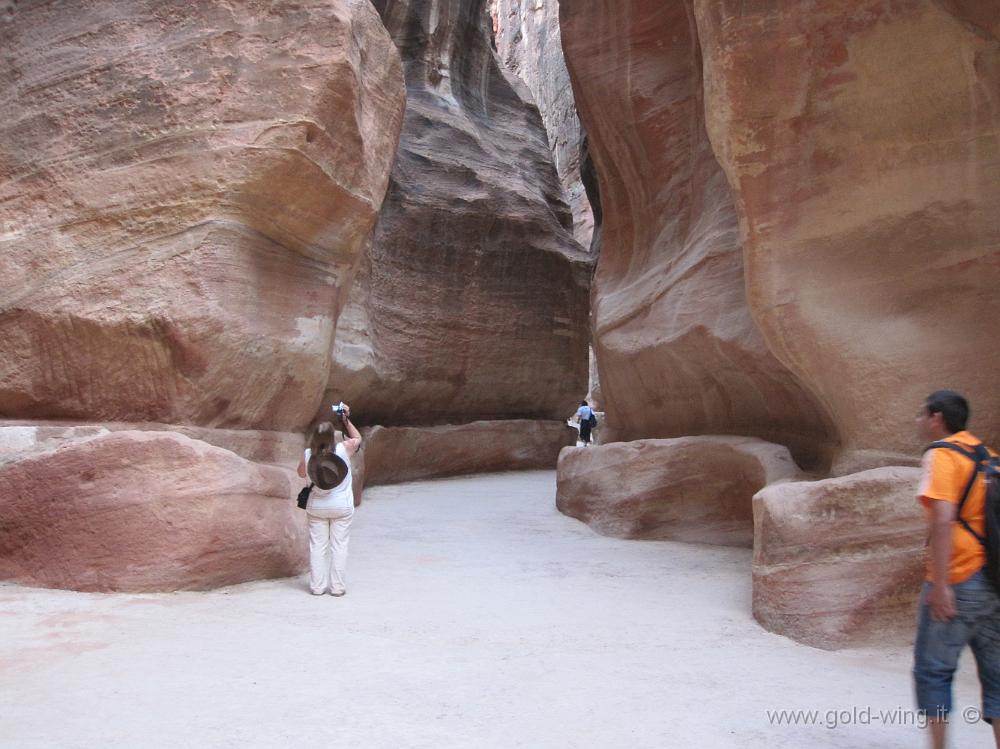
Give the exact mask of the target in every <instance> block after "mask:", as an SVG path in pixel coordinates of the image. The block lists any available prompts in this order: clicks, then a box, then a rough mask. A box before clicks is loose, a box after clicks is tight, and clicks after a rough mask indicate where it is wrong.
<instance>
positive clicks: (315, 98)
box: [0, 0, 403, 430]
mask: <svg viewBox="0 0 1000 749" xmlns="http://www.w3.org/2000/svg"><path fill="white" fill-rule="evenodd" d="M73 5H74V8H73V10H72V12H69V11H68V10H67V9H66V8H63V7H61V6H57V5H53V4H47V3H31V4H22V5H18V6H16V7H15V8H13V9H12V13H11V14H9V16H8V18H7V19H5V23H4V24H2V25H0V47H2V48H3V50H4V56H3V62H2V63H0V95H2V96H3V99H4V101H5V102H6V107H5V113H6V116H5V117H4V121H3V123H0V140H2V142H3V143H4V153H3V159H2V161H0V277H2V278H3V279H4V284H3V288H2V290H0V415H2V416H3V417H6V418H70V419H86V420H96V421H103V420H107V421H156V422H161V423H180V424H196V425H205V426H217V427H228V428H250V429H276V430H297V429H302V428H303V427H304V426H305V425H306V424H308V422H309V420H310V419H311V418H312V416H313V414H314V412H315V409H316V407H317V405H318V402H319V400H320V398H321V397H322V392H323V388H324V384H325V382H326V377H327V372H328V367H329V354H330V348H331V345H332V340H333V335H334V328H335V326H336V318H337V312H338V309H339V306H340V305H341V303H342V295H343V293H344V291H345V289H346V286H347V285H348V283H349V281H350V278H351V275H352V273H353V272H354V268H355V267H356V266H357V263H358V260H359V259H360V256H361V252H362V250H363V246H364V241H365V238H366V236H367V235H368V233H369V231H370V229H371V227H372V225H373V224H374V221H375V217H376V214H377V212H378V209H379V206H380V204H381V202H382V198H383V196H384V193H385V189H386V185H387V180H388V171H389V166H390V164H391V161H392V158H393V154H394V152H395V147H396V142H397V140H398V136H399V128H400V125H401V119H402V108H403V90H402V69H401V65H400V60H399V56H398V54H397V53H396V50H395V49H394V47H393V45H392V42H391V41H390V39H389V38H388V36H387V35H386V33H385V30H384V29H383V28H382V26H381V23H380V21H379V18H378V16H377V14H376V13H375V12H374V10H373V9H371V8H370V7H369V6H368V5H367V4H366V3H361V2H356V1H355V0H338V1H337V2H333V3H329V2H305V3H298V4H296V5H294V6H293V5H287V6H285V5H274V6H266V7H265V6H261V7H255V6H254V7H251V6H248V7H245V8H244V7H242V6H241V7H239V8H229V7H227V6H225V5H219V4H217V3H188V4H185V5H184V6H183V7H176V8H168V7H165V6H164V5H163V4H162V3H156V2H149V1H148V0H127V1H126V2H114V3H112V2H95V3H85V4H84V3H74V4H73Z"/></svg>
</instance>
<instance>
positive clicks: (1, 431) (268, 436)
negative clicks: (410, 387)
mask: <svg viewBox="0 0 1000 749" xmlns="http://www.w3.org/2000/svg"><path fill="white" fill-rule="evenodd" d="M122 431H139V432H174V433H176V434H183V435H184V436H185V437H190V438H191V439H193V440H200V441H201V442H207V443H208V444H209V445H215V446H216V447H221V448H223V449H224V450H228V451H229V452H233V453H236V454H237V455H239V456H240V457H241V458H244V459H246V460H249V461H250V462H252V463H265V464H268V465H276V466H282V467H285V468H288V467H291V468H294V467H295V465H296V464H297V463H298V460H299V458H300V457H301V455H302V450H303V444H304V443H303V437H302V435H301V434H296V433H294V432H266V431H255V430H252V429H211V428H208V427H194V426H179V425H175V424H156V423H153V422H144V423H141V424H129V423H124V422H113V421H108V422H103V423H99V424H80V423H79V422H70V421H29V420H24V421H17V420H11V421H0V460H2V459H3V457H4V455H5V454H7V453H16V452H24V451H29V452H30V451H32V450H35V449H42V448H44V449H48V450H54V449H55V448H57V447H58V446H59V444H60V443H61V442H64V441H72V440H76V439H80V438H82V437H93V436H97V435H99V434H107V433H110V432H122Z"/></svg>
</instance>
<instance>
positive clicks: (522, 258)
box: [326, 0, 591, 426]
mask: <svg viewBox="0 0 1000 749" xmlns="http://www.w3.org/2000/svg"><path fill="white" fill-rule="evenodd" d="M375 6H376V7H377V8H378V9H379V10H380V11H381V12H382V14H383V17H384V19H385V24H386V27H387V28H388V30H389V32H390V34H391V35H392V38H393V40H394V41H395V42H396V44H397V46H398V47H399V49H400V52H401V54H402V58H403V62H404V67H405V71H406V92H407V101H406V116H405V121H404V126H403V133H402V136H401V139H400V145H399V150H398V153H397V157H396V162H395V165H394V166H393V171H392V178H391V181H390V185H389V191H388V193H387V195H386V199H385V203H384V205H383V206H382V210H381V212H380V214H379V218H378V222H377V225H376V228H375V233H374V238H373V242H372V246H371V249H370V250H369V252H368V254H367V256H366V259H365V261H364V263H363V265H362V267H361V269H360V271H359V274H358V283H356V284H355V285H354V286H353V287H352V290H351V294H350V299H349V301H348V305H347V308H346V309H345V310H344V318H345V323H346V324H345V326H344V328H343V329H340V328H338V332H337V342H336V346H335V349H334V354H333V357H332V361H331V365H330V377H329V385H328V390H327V399H326V400H327V402H330V401H333V402H335V401H337V400H341V399H342V400H345V401H347V402H348V403H350V404H351V406H352V408H354V409H355V411H356V413H357V414H358V416H359V419H361V418H363V419H364V423H367V424H369V425H374V424H382V425H386V426H411V425H441V424H464V423H468V422H471V421H476V420H484V419H490V420H504V419H522V418H523V419H545V420H554V419H559V418H565V416H566V414H567V412H572V408H573V405H574V404H575V403H578V402H579V400H580V399H581V398H582V397H583V396H584V394H585V393H586V392H587V345H588V342H589V334H588V315H589V305H588V294H589V285H590V270H591V259H590V257H589V255H588V254H587V253H586V252H585V251H584V250H583V248H582V247H581V246H580V245H579V244H577V243H576V242H575V241H574V239H573V237H572V233H571V232H572V224H573V218H572V215H571V213H570V211H569V209H568V208H567V206H566V204H565V203H564V201H563V200H562V197H561V194H562V189H561V186H560V183H559V180H558V176H557V174H556V171H555V169H554V168H553V166H552V156H551V152H550V150H549V147H548V143H547V142H546V136H545V129H544V127H543V125H542V122H541V119H540V117H539V115H538V111H537V109H536V108H535V107H534V106H532V105H531V104H530V103H529V101H528V98H529V94H528V92H527V89H525V87H524V85H523V84H521V83H519V82H518V81H517V80H516V78H514V76H512V75H511V74H509V73H507V72H506V71H505V70H504V69H503V68H501V66H500V65H499V64H498V62H497V59H496V56H495V53H494V51H493V49H492V47H491V45H490V29H489V18H488V16H487V15H486V13H485V3H484V1H483V0H476V1H475V2H464V1H462V0H399V1H397V2H386V1H385V0H376V2H375Z"/></svg>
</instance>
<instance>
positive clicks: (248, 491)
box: [0, 429, 307, 592]
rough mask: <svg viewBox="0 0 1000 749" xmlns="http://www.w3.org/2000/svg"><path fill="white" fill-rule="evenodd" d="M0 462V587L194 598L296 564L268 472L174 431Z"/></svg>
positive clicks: (100, 436)
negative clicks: (181, 593) (8, 583)
mask: <svg viewBox="0 0 1000 749" xmlns="http://www.w3.org/2000/svg"><path fill="white" fill-rule="evenodd" d="M4 431H5V430H0V434H2V433H3V432H4ZM22 439H23V435H22ZM12 450H13V454H12ZM4 452H5V453H6V454H4V455H0V483H2V484H3V487H4V492H3V498H2V499H3V506H2V510H3V517H4V522H3V527H2V532H0V579H3V580H13V581H16V582H21V583H28V584H32V585H41V586H44V587H57V588H71V589H73V590H96V591H108V590H120V591H130V592H143V591H162V590H180V589H189V590H204V589H208V588H213V587H218V586H221V585H231V584H234V583H239V582H245V581H247V580H253V579H258V578H264V577H286V576H289V575H294V574H297V573H298V572H299V570H300V569H301V568H302V566H303V564H304V562H305V552H306V545H307V544H306V534H305V527H304V524H303V523H302V522H301V519H300V518H299V517H298V515H297V513H299V512H300V511H299V510H297V509H296V508H295V506H294V505H293V504H292V502H291V501H290V495H291V485H290V476H289V472H288V471H286V470H282V469H280V468H278V467H275V466H265V465H262V464H258V463H252V462H250V461H247V460H245V459H243V458H240V457H239V456H237V455H235V454H234V453H232V452H229V451H228V450H224V449H222V448H218V447H215V446H212V445H209V444H207V443H205V442H201V441H199V440H193V439H190V438H188V437H184V436H183V435H180V434H176V433H173V432H138V431H114V432H111V431H107V430H101V429H98V430H95V433H93V434H90V435H86V434H79V435H77V436H70V437H68V438H64V439H60V440H44V439H43V440H37V441H35V442H34V444H29V443H24V444H21V445H20V446H18V447H17V448H15V446H12V445H9V444H8V446H7V450H6V451H4Z"/></svg>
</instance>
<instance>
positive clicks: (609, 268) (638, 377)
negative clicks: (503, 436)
mask: <svg viewBox="0 0 1000 749" xmlns="http://www.w3.org/2000/svg"><path fill="white" fill-rule="evenodd" d="M692 10H693V8H692V3H691V2H677V3H659V2H650V1H649V0H626V2H624V3H610V2H606V1H604V0H587V1H585V2H574V3H564V4H563V5H562V8H561V11H560V15H561V19H562V24H563V29H562V33H563V46H564V49H565V52H566V61H567V65H568V67H569V70H570V73H571V76H572V79H573V85H574V89H575V93H576V102H577V107H578V109H579V112H580V117H581V119H582V121H583V125H584V126H585V127H586V129H587V132H588V136H589V141H588V144H589V150H590V154H591V155H592V157H593V160H594V162H595V164H596V166H597V174H598V177H599V180H600V196H601V197H600V205H601V211H602V214H603V218H602V221H603V223H602V232H603V236H602V239H601V256H600V260H599V261H598V265H597V271H596V275H595V279H594V292H593V325H594V336H595V342H594V346H595V352H596V355H597V364H598V370H599V373H600V387H601V397H602V400H603V403H604V406H605V408H606V410H607V412H608V423H607V425H606V429H607V430H608V433H607V434H606V435H605V438H606V439H620V440H630V439H639V438H651V437H676V436H682V435H692V434H724V433H729V434H744V435H753V436H758V437H762V438H765V439H768V440H771V441H774V442H780V443H782V444H786V445H788V446H789V447H790V448H791V449H792V451H793V453H794V454H795V456H796V457H797V458H798V459H800V460H801V461H802V462H803V463H809V464H823V463H824V461H825V460H827V459H828V456H829V452H830V449H831V447H832V445H833V444H834V443H835V441H836V436H835V433H834V431H833V430H832V429H831V427H830V424H829V422H828V420H827V418H826V416H825V414H824V412H823V410H822V408H821V407H820V406H819V405H818V404H817V402H816V401H815V399H814V398H813V397H812V395H811V394H810V393H809V391H808V389H807V388H806V387H805V386H804V385H803V384H802V382H800V381H799V380H798V379H797V378H796V377H795V376H794V375H793V374H792V372H791V371H789V370H788V369H787V368H786V367H785V366H784V365H783V364H782V363H781V362H779V360H778V359H777V358H775V356H774V355H773V354H772V353H771V351H770V350H769V348H768V345H767V342H766V341H765V339H764V337H763V336H762V335H761V334H760V332H759V330H758V329H757V326H756V324H755V322H754V319H753V314H752V310H751V306H750V304H749V302H748V299H747V291H746V279H745V277H744V271H743V259H742V251H743V250H742V245H741V240H740V233H739V225H738V218H737V207H736V199H735V197H734V195H733V192H732V190H731V189H730V186H729V184H728V183H727V181H726V175H725V174H724V172H723V170H722V169H721V167H720V166H719V163H718V161H717V160H716V158H715V155H714V153H713V151H712V147H711V144H710V143H709V140H708V136H707V133H706V131H705V113H704V108H705V102H704V96H703V92H702V89H703V80H702V72H701V70H702V54H701V45H700V43H699V39H698V37H697V34H696V30H695V28H694V26H693V23H692V15H691V14H692ZM752 291H753V289H752V287H751V292H752Z"/></svg>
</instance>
